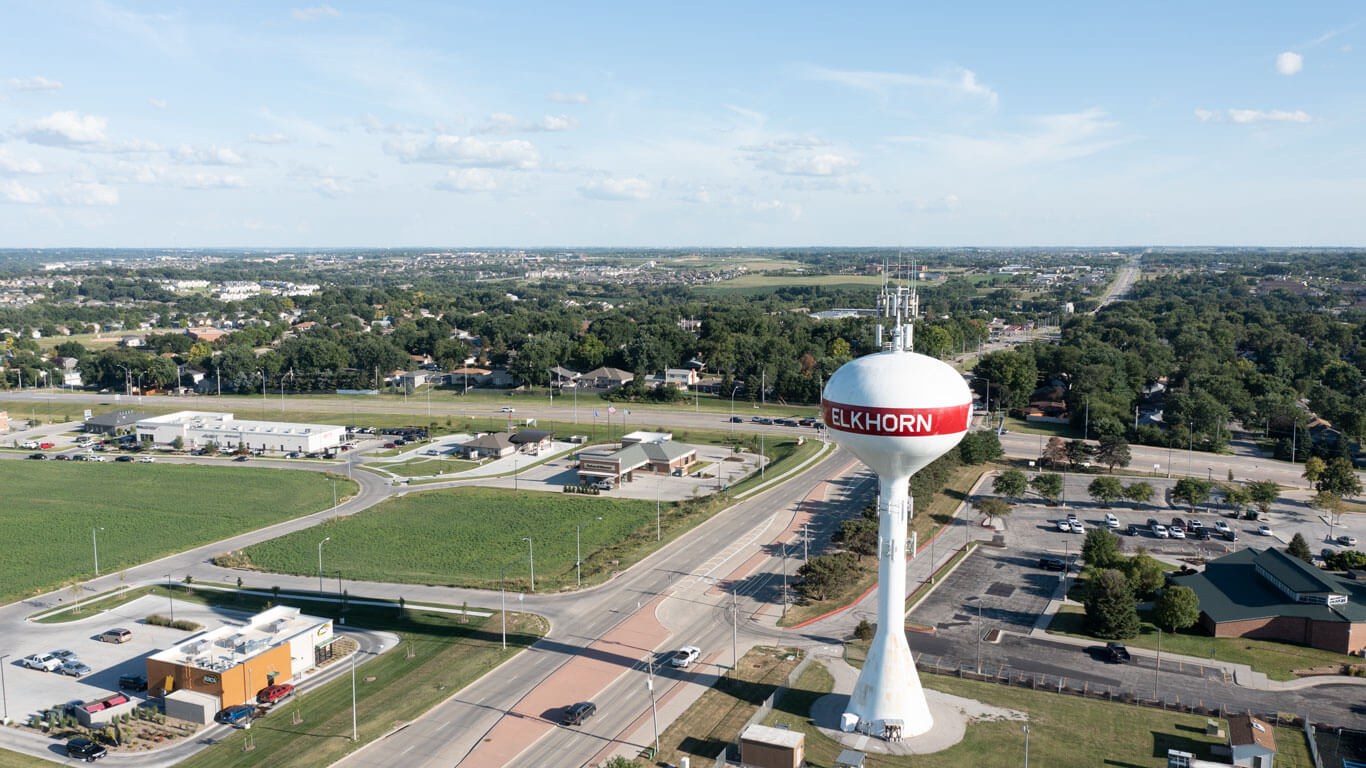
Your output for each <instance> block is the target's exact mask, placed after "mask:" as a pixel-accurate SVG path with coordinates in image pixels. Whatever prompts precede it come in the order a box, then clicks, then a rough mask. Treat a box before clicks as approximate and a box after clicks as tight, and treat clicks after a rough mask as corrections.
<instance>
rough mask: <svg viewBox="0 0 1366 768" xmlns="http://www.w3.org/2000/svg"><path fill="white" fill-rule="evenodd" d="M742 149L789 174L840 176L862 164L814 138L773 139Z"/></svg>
mask: <svg viewBox="0 0 1366 768" xmlns="http://www.w3.org/2000/svg"><path fill="white" fill-rule="evenodd" d="M741 149H742V150H743V151H744V152H746V153H747V154H748V155H749V159H750V161H751V162H753V163H754V165H755V167H757V168H761V169H763V170H768V171H773V172H774V173H781V174H783V175H785V176H823V177H830V176H840V175H842V174H845V173H848V172H849V171H852V170H853V169H855V168H857V167H858V164H859V162H858V160H857V159H856V158H854V157H852V156H851V155H849V154H847V153H845V152H840V151H838V150H835V149H832V148H831V147H830V145H829V144H828V143H827V142H824V141H821V140H819V139H814V138H806V139H792V138H787V139H772V140H770V141H767V142H765V143H763V144H757V145H749V146H744V147H741Z"/></svg>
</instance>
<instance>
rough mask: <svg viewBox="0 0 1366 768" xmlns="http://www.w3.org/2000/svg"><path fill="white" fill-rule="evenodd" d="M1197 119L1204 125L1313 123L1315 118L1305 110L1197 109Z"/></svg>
mask: <svg viewBox="0 0 1366 768" xmlns="http://www.w3.org/2000/svg"><path fill="white" fill-rule="evenodd" d="M1195 118H1196V119H1197V120H1199V121H1200V122H1202V123H1223V122H1229V123H1244V124H1246V123H1312V122H1314V116H1313V115H1310V114H1309V113H1308V112H1305V111H1303V110H1299V109H1297V110H1294V111H1293V112H1292V111H1289V110H1284V109H1267V110H1264V109H1223V110H1220V109H1213V110H1211V109H1197V110H1195Z"/></svg>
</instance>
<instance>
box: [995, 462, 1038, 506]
mask: <svg viewBox="0 0 1366 768" xmlns="http://www.w3.org/2000/svg"><path fill="white" fill-rule="evenodd" d="M1028 490H1029V479H1028V478H1026V477H1025V473H1023V472H1021V471H1020V470H1018V469H1007V470H1006V471H1004V472H1002V473H1001V474H999V475H997V476H996V479H995V480H993V481H991V492H992V493H995V494H996V495H998V496H1009V497H1010V498H1012V499H1019V498H1023V497H1024V495H1025V492H1026V491H1028Z"/></svg>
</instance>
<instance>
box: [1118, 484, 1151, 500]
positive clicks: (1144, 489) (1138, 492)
mask: <svg viewBox="0 0 1366 768" xmlns="http://www.w3.org/2000/svg"><path fill="white" fill-rule="evenodd" d="M1152 497H1153V486H1152V484H1151V483H1148V482H1145V481H1143V480H1138V481H1135V482H1132V483H1129V484H1128V485H1126V486H1124V498H1126V499H1128V500H1129V501H1132V502H1133V503H1135V504H1146V503H1147V502H1148V500H1149V499H1151V498H1152Z"/></svg>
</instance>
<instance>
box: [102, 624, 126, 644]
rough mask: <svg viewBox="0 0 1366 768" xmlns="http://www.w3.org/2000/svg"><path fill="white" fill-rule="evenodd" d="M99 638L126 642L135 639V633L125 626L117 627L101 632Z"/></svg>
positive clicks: (107, 641) (107, 640) (105, 640)
mask: <svg viewBox="0 0 1366 768" xmlns="http://www.w3.org/2000/svg"><path fill="white" fill-rule="evenodd" d="M99 639H100V640H102V641H103V642H106V643H126V642H128V641H129V640H132V639H133V633H132V632H131V631H130V630H127V629H124V628H123V627H115V628H113V629H106V630H105V631H103V632H101V633H100V638H99Z"/></svg>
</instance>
